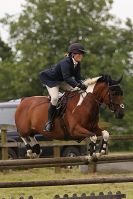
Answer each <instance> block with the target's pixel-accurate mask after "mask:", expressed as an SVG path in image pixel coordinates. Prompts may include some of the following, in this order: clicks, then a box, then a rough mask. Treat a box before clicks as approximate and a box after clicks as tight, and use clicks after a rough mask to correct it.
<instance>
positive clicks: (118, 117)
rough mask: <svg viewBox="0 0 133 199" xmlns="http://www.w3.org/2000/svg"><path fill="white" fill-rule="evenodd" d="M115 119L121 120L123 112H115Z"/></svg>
mask: <svg viewBox="0 0 133 199" xmlns="http://www.w3.org/2000/svg"><path fill="white" fill-rule="evenodd" d="M115 117H116V118H117V119H122V118H123V117H124V112H123V111H120V112H115Z"/></svg>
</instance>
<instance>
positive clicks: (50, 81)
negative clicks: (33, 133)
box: [39, 43, 86, 132]
mask: <svg viewBox="0 0 133 199" xmlns="http://www.w3.org/2000/svg"><path fill="white" fill-rule="evenodd" d="M85 52H86V51H85V49H84V47H83V46H82V45H81V44H80V43H72V44H71V45H70V46H69V48H68V55H67V56H66V57H65V58H64V59H62V60H61V61H59V62H58V63H57V64H56V65H54V66H53V67H51V68H49V69H45V70H44V71H42V72H40V75H39V76H40V80H41V82H42V84H43V85H45V86H46V88H47V90H48V93H49V95H50V97H51V101H50V105H49V108H48V122H47V123H46V126H45V129H44V131H48V132H51V131H52V130H53V121H54V116H55V112H56V105H57V102H58V99H59V88H62V89H63V88H64V90H70V88H72V87H73V88H75V87H79V88H80V89H81V90H83V91H85V90H86V86H85V85H84V84H83V83H82V80H81V76H80V62H81V60H82V58H83V55H84V54H85Z"/></svg>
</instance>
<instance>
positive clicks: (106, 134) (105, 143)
mask: <svg viewBox="0 0 133 199" xmlns="http://www.w3.org/2000/svg"><path fill="white" fill-rule="evenodd" d="M102 137H103V139H102V143H101V146H100V150H99V153H100V155H104V154H106V153H107V146H108V140H109V132H108V131H106V130H103V131H102Z"/></svg>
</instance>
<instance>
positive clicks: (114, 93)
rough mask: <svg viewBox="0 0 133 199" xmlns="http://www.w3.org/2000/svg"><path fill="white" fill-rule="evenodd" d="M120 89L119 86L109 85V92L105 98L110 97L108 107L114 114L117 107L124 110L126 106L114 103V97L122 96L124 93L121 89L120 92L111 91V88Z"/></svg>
mask: <svg viewBox="0 0 133 199" xmlns="http://www.w3.org/2000/svg"><path fill="white" fill-rule="evenodd" d="M115 87H116V88H118V84H115V85H109V84H108V90H107V92H106V94H105V96H104V98H105V97H106V95H108V96H109V103H108V107H109V109H110V110H111V111H112V112H115V110H116V108H115V107H120V108H122V109H124V104H118V103H114V101H113V96H122V95H123V92H122V90H121V89H119V90H118V91H116V90H113V89H112V90H111V88H115Z"/></svg>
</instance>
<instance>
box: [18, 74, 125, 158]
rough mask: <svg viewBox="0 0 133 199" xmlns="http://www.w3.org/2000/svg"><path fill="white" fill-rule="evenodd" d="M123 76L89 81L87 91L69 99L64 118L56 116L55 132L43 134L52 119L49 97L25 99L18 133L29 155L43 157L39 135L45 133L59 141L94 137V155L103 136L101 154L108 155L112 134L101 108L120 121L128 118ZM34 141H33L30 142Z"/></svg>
mask: <svg viewBox="0 0 133 199" xmlns="http://www.w3.org/2000/svg"><path fill="white" fill-rule="evenodd" d="M121 80H122V77H120V78H119V79H118V80H112V78H111V76H110V75H102V76H99V77H95V78H92V79H87V80H85V81H84V84H85V85H86V86H87V90H86V91H85V92H82V91H75V90H73V91H71V93H73V96H72V97H71V98H69V99H68V101H67V104H66V110H65V112H64V114H63V116H62V117H56V118H55V121H54V129H53V131H52V132H46V131H43V128H44V125H45V123H46V122H47V119H48V106H49V103H50V99H49V98H48V97H47V96H32V97H25V98H24V99H22V101H21V102H20V104H19V105H18V107H17V109H16V113H15V122H16V127H17V130H18V132H19V134H20V136H21V138H22V140H23V141H24V144H25V146H26V149H27V156H29V157H30V158H34V157H36V155H38V156H39V154H40V145H39V144H38V142H37V140H36V139H35V137H34V135H35V134H39V133H40V134H42V135H44V136H45V137H47V138H50V139H56V140H65V139H66V138H67V140H79V141H80V140H82V139H85V138H90V144H89V149H90V150H89V151H90V156H92V155H93V154H95V152H96V141H97V136H102V142H101V147H100V149H99V153H100V154H105V153H106V149H107V142H108V139H109V133H108V132H107V131H106V130H104V129H102V128H100V127H99V125H98V122H99V108H100V106H101V104H105V105H106V106H108V107H109V109H110V110H111V111H112V112H113V113H114V115H115V117H116V118H120V119H122V118H123V116H124V104H123V91H122V89H121V87H120V85H119V84H120V82H121ZM29 140H30V142H29Z"/></svg>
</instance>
